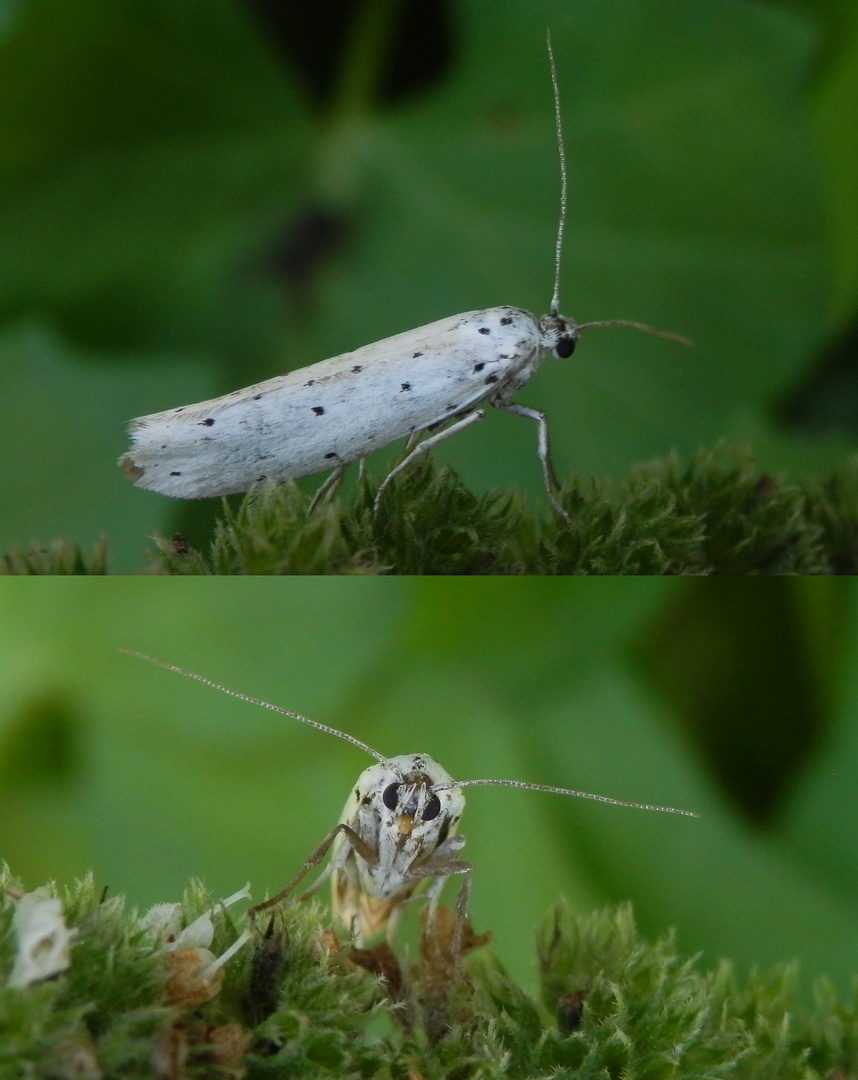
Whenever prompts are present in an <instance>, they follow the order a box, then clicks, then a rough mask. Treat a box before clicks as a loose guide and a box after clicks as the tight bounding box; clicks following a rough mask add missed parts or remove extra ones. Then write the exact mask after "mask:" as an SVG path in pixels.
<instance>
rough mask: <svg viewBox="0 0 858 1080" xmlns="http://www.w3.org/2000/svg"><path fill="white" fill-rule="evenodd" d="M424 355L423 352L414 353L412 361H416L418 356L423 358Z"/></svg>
mask: <svg viewBox="0 0 858 1080" xmlns="http://www.w3.org/2000/svg"><path fill="white" fill-rule="evenodd" d="M422 355H423V353H422V352H416V353H412V354H411V359H412V360H416V359H417V358H418V356H422Z"/></svg>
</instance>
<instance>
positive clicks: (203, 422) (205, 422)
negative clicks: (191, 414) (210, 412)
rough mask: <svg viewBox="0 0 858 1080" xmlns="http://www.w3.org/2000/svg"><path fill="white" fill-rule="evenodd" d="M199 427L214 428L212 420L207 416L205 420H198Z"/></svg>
mask: <svg viewBox="0 0 858 1080" xmlns="http://www.w3.org/2000/svg"><path fill="white" fill-rule="evenodd" d="M199 426H200V427H214V420H212V418H211V417H210V416H207V417H206V419H205V420H200V423H199Z"/></svg>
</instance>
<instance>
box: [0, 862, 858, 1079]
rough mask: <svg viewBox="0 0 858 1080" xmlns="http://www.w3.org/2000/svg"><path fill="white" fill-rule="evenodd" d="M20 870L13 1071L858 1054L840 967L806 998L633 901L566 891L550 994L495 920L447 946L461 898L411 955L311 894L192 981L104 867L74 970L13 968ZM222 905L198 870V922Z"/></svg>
mask: <svg viewBox="0 0 858 1080" xmlns="http://www.w3.org/2000/svg"><path fill="white" fill-rule="evenodd" d="M2 884H3V893H2V902H1V903H0V1076H2V1077H3V1078H4V1080H5V1078H6V1077H13V1076H14V1077H42V1076H44V1077H60V1076H71V1075H75V1076H81V1077H85V1076H92V1077H96V1076H103V1077H113V1076H117V1077H118V1076H122V1077H132V1078H133V1077H137V1076H139V1077H151V1076H153V1075H157V1076H164V1077H169V1078H174V1077H176V1078H178V1077H189V1078H193V1077H211V1076H222V1077H223V1076H232V1077H239V1076H244V1077H247V1078H248V1080H253V1078H256V1077H260V1078H261V1077H272V1078H276V1077H287V1076H301V1077H307V1078H314V1077H319V1078H323V1077H340V1078H341V1077H383V1078H401V1080H406V1078H407V1077H409V1076H412V1077H413V1076H421V1077H423V1078H425V1080H432V1078H441V1077H456V1078H460V1080H469V1078H471V1077H474V1078H477V1077H479V1078H490V1077H495V1076H497V1077H500V1076H504V1077H522V1078H526V1077H543V1076H552V1077H567V1076H568V1077H576V1078H586V1077H592V1078H594V1080H595V1078H597V1077H598V1078H600V1080H603V1078H606V1077H608V1078H614V1077H615V1078H617V1080H619V1078H620V1077H622V1078H623V1080H644V1078H645V1080H667V1078H676V1080H683V1078H692V1077H695V1078H702V1077H706V1078H716V1077H720V1076H725V1077H726V1076H729V1077H738V1078H742V1080H744V1078H748V1080H756V1078H760V1080H762V1078H777V1080H791V1078H795V1080H799V1078H801V1080H817V1078H818V1080H823V1078H825V1077H831V1076H837V1075H840V1076H849V1075H854V1074H855V1072H856V1068H858V1010H856V1005H855V1003H854V1002H853V1003H852V1004H851V1005H848V1006H847V1005H844V1004H842V1003H841V1002H839V1001H838V1000H837V998H836V996H835V994H834V992H833V990H832V988H831V986H830V985H829V984H828V983H827V982H825V981H824V980H823V981H821V982H819V983H818V984H817V986H816V988H815V991H816V995H815V1007H814V1008H813V1009H802V1008H801V1007H800V1006H799V1004H798V1003H797V993H798V975H797V971H796V968H795V967H794V966H793V965H789V964H784V965H782V966H780V967H777V968H775V969H773V970H771V971H768V972H764V973H753V974H752V975H751V976H750V977H749V978H748V979H747V980H745V981H740V980H739V979H738V978H737V976H736V974H735V971H734V969H733V967H732V965H731V964H730V963H729V962H728V961H722V962H721V963H720V964H719V965H718V966H717V968H716V969H715V970H714V971H705V970H701V969H700V968H699V966H698V964H697V962H696V961H694V960H690V959H688V958H686V957H683V956H681V955H680V954H679V953H678V951H677V948H676V943H675V940H674V937H673V935H672V934H666V935H664V936H663V937H662V938H660V939H659V940H658V941H656V942H654V943H650V942H647V941H645V940H644V939H643V938H641V936H640V935H639V933H638V931H637V929H636V927H635V925H634V919H633V916H632V912H631V907H630V905H623V906H621V907H619V908H615V909H607V910H604V911H600V912H596V913H594V914H591V915H588V916H578V915H574V914H572V913H571V912H570V911H569V910H568V908H567V907H566V906H565V905H563V904H560V905H558V906H557V907H556V909H555V910H554V911H552V912H551V913H550V914H549V916H548V917H547V918H546V920H545V923H544V925H543V926H542V927H541V928H540V930H539V932H538V936H537V950H538V957H539V966H540V972H541V992H540V995H539V997H538V998H533V997H531V996H529V995H528V994H526V993H525V992H524V991H523V990H521V989H520V988H519V987H518V986H516V985H515V984H514V983H513V982H512V981H511V980H510V979H509V978H508V977H507V975H506V974H505V972H504V970H503V967H502V966H501V964H500V962H499V960H498V959H497V958H496V957H494V956H493V955H492V953H491V952H490V950H489V949H487V948H486V947H485V946H484V945H483V940H484V939H483V938H477V937H469V936H468V935H466V937H465V945H466V951H468V955H467V956H466V957H465V959H464V963H463V964H461V963H457V962H456V961H455V959H454V958H452V954H451V952H450V949H449V948H448V946H449V943H450V941H451V940H452V938H451V934H450V928H451V926H452V925H453V923H452V916H451V917H450V919H449V920H447V921H444V920H442V922H441V923H440V924H439V925H440V926H441V929H440V930H437V931H435V935H436V936H435V937H434V938H433V937H432V936H431V935H429V934H427V932H426V929H425V926H424V932H423V936H422V939H421V951H420V958H419V959H418V960H417V961H415V962H414V963H412V964H411V965H405V964H404V963H403V962H402V960H401V959H398V958H397V957H401V956H402V955H403V954H402V950H401V949H398V950H397V951H396V952H392V951H391V950H389V949H388V948H387V947H386V946H379V947H376V948H375V949H371V950H363V951H362V952H361V953H356V952H354V951H353V950H351V949H350V947H349V946H348V945H346V944H344V943H343V942H342V941H341V940H339V939H338V937H337V935H336V934H335V933H334V931H333V930H331V928H330V927H328V926H326V925H325V923H324V922H323V921H322V920H321V919H320V916H319V909H318V908H317V907H315V906H313V905H298V906H292V907H288V908H286V909H283V910H280V911H278V912H277V913H276V914H275V915H273V916H271V917H270V918H266V919H265V920H263V921H262V923H261V925H260V926H259V927H257V928H255V929H254V932H253V934H252V935H251V938H250V940H249V942H248V943H247V945H246V946H245V947H243V948H241V949H239V950H238V952H237V953H236V954H235V955H234V956H233V957H232V958H231V959H230V960H229V961H228V962H227V963H226V965H225V968H224V977H223V979H222V981H218V980H217V979H212V980H211V988H210V991H211V992H210V993H208V994H203V995H202V996H201V995H199V994H197V995H196V996H195V997H194V996H193V995H190V996H189V995H187V994H185V995H184V996H183V992H178V993H177V992H176V990H175V986H174V984H173V983H172V982H170V981H169V978H170V970H171V969H169V968H168V966H167V965H166V963H165V955H166V950H167V946H165V940H164V939H163V938H162V937H159V936H158V934H156V933H153V932H152V930H151V926H150V927H149V928H147V926H146V924H144V923H142V922H141V920H140V918H139V916H138V914H137V913H136V912H135V911H133V910H129V909H127V908H126V906H125V904H124V903H123V901H122V899H121V898H119V897H115V898H113V899H104V898H103V897H101V896H99V895H98V893H97V890H96V889H95V887H94V885H93V882H92V880H91V879H90V878H88V879H86V880H84V881H81V882H78V883H77V884H76V885H74V886H73V887H71V888H69V889H52V890H51V891H52V892H53V893H54V894H55V895H57V896H58V897H60V898H61V899H62V904H63V911H64V915H65V920H66V922H67V924H68V926H69V927H70V928H72V930H73V931H74V935H73V939H72V940H73V944H72V947H71V952H70V957H69V964H68V967H67V968H66V970H64V971H61V972H60V973H58V974H54V975H52V976H51V977H50V978H47V979H45V980H42V981H34V982H32V983H31V984H30V985H27V986H24V987H18V986H9V985H7V980H8V977H9V974H10V971H11V967H12V964H13V962H14V956H15V950H16V939H15V932H14V929H13V926H12V919H13V915H14V911H15V906H16V899H15V897H17V896H19V895H20V893H21V889H20V887H17V886H16V884H15V883H14V882H13V881H12V880H11V878H10V876H9V874H8V871H5V872H4V874H3V877H2ZM210 906H211V900H210V898H209V897H208V896H206V894H205V892H204V890H202V889H201V887H200V886H199V885H192V886H191V887H190V888H189V890H188V893H187V895H186V897H185V900H184V904H183V909H182V913H183V914H182V921H183V923H184V925H187V924H188V923H190V922H192V921H193V920H194V919H195V918H197V917H198V916H199V915H200V913H201V912H203V911H204V910H205V909H206V908H208V907H210ZM441 910H442V911H443V910H444V909H441ZM212 922H213V924H214V940H213V941H212V943H211V946H210V948H211V951H212V952H213V953H215V954H218V953H221V952H223V951H224V949H226V948H227V947H228V946H229V945H230V944H231V943H233V942H234V941H235V940H236V939H237V938H238V937H239V935H240V933H241V930H242V927H241V925H240V920H236V921H234V920H233V919H232V918H231V917H230V915H229V914H228V913H227V912H226V911H224V910H223V909H222V908H215V909H214V911H213V914H212ZM468 934H470V931H469V930H468ZM354 960H358V961H359V964H356V963H355V962H354ZM394 972H395V973H396V974H395V975H394ZM171 987H173V989H172V991H171V989H170V988H171ZM837 1070H839V1072H838V1071H837Z"/></svg>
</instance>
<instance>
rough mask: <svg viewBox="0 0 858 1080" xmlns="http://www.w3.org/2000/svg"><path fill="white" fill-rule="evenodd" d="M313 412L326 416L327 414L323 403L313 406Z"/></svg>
mask: <svg viewBox="0 0 858 1080" xmlns="http://www.w3.org/2000/svg"><path fill="white" fill-rule="evenodd" d="M313 412H314V413H315V414H316V416H324V415H325V410H324V408H323V407H322V406H321V405H314V406H313Z"/></svg>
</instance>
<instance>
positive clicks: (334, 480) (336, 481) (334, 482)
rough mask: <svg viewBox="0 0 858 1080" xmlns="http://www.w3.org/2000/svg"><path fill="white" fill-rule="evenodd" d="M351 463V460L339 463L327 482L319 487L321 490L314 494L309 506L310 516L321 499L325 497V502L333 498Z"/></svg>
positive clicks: (308, 514)
mask: <svg viewBox="0 0 858 1080" xmlns="http://www.w3.org/2000/svg"><path fill="white" fill-rule="evenodd" d="M350 464H351V462H350V461H345V462H343V463H342V464H341V465H338V466H337V467H336V468H335V469H334V471H333V472H332V473H331V474H330V476H328V477H327V478H326V479H325V482H324V483H323V484H322V486H321V487H320V488H319V490H318V491H317V492H316V494H315V495H314V496H313V498H312V500H311V502H310V505H309V506H308V507H307V516H308V517H309V516H310V514H312V513H313V511H314V510H315V509H316V507H317V506H318V505H319V502H320V500H321V499H323V498H324V500H325V502H327V501H328V500H329V499H330V498H331V496H332V495H333V494H334V492H335V491H336V490H337V488H338V487H339V486H340V481H341V480H342V478H343V474H344V473H345V471H346V469H347V468H348V467H349V465H350Z"/></svg>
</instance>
